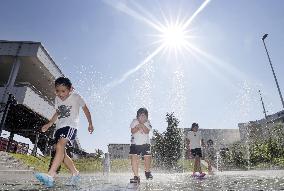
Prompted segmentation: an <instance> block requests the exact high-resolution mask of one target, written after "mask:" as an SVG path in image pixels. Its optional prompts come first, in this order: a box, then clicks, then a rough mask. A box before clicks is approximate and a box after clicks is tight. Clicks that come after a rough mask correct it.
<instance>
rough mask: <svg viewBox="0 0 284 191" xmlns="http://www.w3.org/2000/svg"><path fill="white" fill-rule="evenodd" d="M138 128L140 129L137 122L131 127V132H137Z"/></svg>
mask: <svg viewBox="0 0 284 191" xmlns="http://www.w3.org/2000/svg"><path fill="white" fill-rule="evenodd" d="M139 130H140V128H139V124H138V125H136V126H135V127H134V128H131V133H132V134H134V133H136V132H138V131H139Z"/></svg>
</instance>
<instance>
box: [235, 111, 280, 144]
mask: <svg viewBox="0 0 284 191" xmlns="http://www.w3.org/2000/svg"><path fill="white" fill-rule="evenodd" d="M276 124H284V110H282V111H280V112H277V113H274V114H272V115H268V116H267V118H264V119H261V120H256V121H250V122H247V123H239V124H238V126H239V130H240V138H241V141H242V142H248V141H255V140H265V139H267V138H269V137H271V136H272V134H271V130H272V128H273V127H274V126H275V125H276Z"/></svg>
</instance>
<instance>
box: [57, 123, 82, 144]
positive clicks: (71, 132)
mask: <svg viewBox="0 0 284 191" xmlns="http://www.w3.org/2000/svg"><path fill="white" fill-rule="evenodd" d="M76 135H77V129H75V128H72V127H69V126H67V127H62V128H60V129H58V130H56V132H55V133H54V140H55V143H57V142H58V141H59V139H61V138H64V139H68V140H69V142H70V143H72V141H73V140H74V139H75V138H76Z"/></svg>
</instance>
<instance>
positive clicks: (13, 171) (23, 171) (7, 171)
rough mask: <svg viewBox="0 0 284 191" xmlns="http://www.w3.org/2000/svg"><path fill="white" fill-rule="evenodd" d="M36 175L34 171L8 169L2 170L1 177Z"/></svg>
mask: <svg viewBox="0 0 284 191" xmlns="http://www.w3.org/2000/svg"><path fill="white" fill-rule="evenodd" d="M33 173H34V171H33V170H14V169H7V170H0V175H18V174H30V175H32V174H33Z"/></svg>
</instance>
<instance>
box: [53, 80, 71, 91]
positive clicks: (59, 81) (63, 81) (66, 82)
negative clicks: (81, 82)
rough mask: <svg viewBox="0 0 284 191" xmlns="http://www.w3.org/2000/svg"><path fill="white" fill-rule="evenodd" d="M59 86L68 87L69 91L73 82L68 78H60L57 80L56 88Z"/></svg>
mask: <svg viewBox="0 0 284 191" xmlns="http://www.w3.org/2000/svg"><path fill="white" fill-rule="evenodd" d="M59 85H63V86H66V87H67V88H68V89H71V87H72V83H71V81H70V80H69V79H68V78H66V77H59V78H57V79H56V80H55V87H56V86H59Z"/></svg>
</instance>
